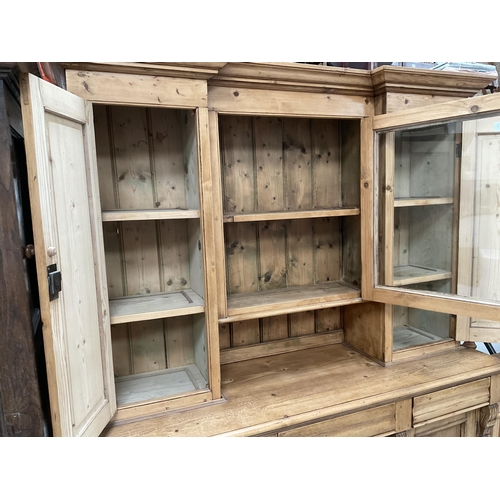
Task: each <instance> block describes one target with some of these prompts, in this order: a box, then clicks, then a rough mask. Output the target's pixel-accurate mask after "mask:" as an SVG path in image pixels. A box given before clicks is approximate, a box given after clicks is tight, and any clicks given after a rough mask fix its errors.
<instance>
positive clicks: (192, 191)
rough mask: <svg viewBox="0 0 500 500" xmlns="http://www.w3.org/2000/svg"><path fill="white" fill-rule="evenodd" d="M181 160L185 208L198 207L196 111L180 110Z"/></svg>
mask: <svg viewBox="0 0 500 500" xmlns="http://www.w3.org/2000/svg"><path fill="white" fill-rule="evenodd" d="M178 113H179V118H180V119H179V121H180V125H181V140H182V161H183V168H184V172H185V173H186V176H185V179H184V185H185V186H184V187H185V191H186V205H187V208H191V209H199V208H200V188H199V182H198V143H197V138H196V123H197V120H196V112H195V111H194V110H180V111H178Z"/></svg>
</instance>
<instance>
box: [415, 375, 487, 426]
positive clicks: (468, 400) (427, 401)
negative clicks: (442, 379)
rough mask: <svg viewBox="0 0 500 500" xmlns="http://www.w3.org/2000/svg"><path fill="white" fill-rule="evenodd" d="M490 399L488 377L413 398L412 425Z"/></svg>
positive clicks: (478, 405) (473, 406) (480, 403)
mask: <svg viewBox="0 0 500 500" xmlns="http://www.w3.org/2000/svg"><path fill="white" fill-rule="evenodd" d="M489 401H490V379H489V378H486V379H482V380H477V381H476V382H469V383H467V384H462V385H459V386H456V387H450V388H449V389H444V390H442V391H436V392H431V393H430V394H425V395H424V396H418V397H416V398H414V399H413V425H414V426H415V427H416V426H418V425H423V424H425V423H426V422H429V421H432V420H437V419H439V418H442V417H444V416H446V415H453V414H455V413H456V412H460V411H462V410H467V409H472V408H478V407H480V406H484V405H486V404H488V403H489Z"/></svg>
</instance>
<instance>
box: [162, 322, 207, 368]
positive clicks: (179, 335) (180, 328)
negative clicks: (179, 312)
mask: <svg viewBox="0 0 500 500" xmlns="http://www.w3.org/2000/svg"><path fill="white" fill-rule="evenodd" d="M164 321H165V345H166V350H167V367H168V368H176V367H178V366H185V365H190V364H193V363H194V354H193V352H194V347H193V318H192V316H180V317H178V318H168V319H166V320H164ZM205 366H206V362H205Z"/></svg>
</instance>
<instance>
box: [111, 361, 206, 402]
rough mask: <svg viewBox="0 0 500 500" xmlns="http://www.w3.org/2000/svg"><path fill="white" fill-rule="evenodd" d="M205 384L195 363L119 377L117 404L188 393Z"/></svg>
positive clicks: (117, 382)
mask: <svg viewBox="0 0 500 500" xmlns="http://www.w3.org/2000/svg"><path fill="white" fill-rule="evenodd" d="M205 385H206V380H205V379H204V378H203V376H202V374H201V373H200V371H199V370H198V368H197V367H196V365H194V364H191V365H188V366H185V367H183V368H172V369H168V370H160V371H157V372H155V373H145V374H142V375H131V376H127V377H120V378H119V379H117V381H116V393H117V400H118V405H119V406H127V405H130V404H131V403H138V402H143V401H149V400H155V399H160V398H161V399H165V398H168V397H170V396H173V395H177V394H182V393H190V392H193V391H195V390H197V389H201V388H204V387H205Z"/></svg>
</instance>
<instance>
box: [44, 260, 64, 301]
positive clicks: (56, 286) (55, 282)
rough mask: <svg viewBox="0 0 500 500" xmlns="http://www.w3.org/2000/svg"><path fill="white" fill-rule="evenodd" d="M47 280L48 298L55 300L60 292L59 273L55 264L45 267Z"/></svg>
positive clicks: (60, 279)
mask: <svg viewBox="0 0 500 500" xmlns="http://www.w3.org/2000/svg"><path fill="white" fill-rule="evenodd" d="M47 278H48V280H49V298H50V300H51V301H52V300H55V299H57V298H58V297H59V292H60V291H61V281H62V276H61V271H58V270H57V264H51V265H50V266H47Z"/></svg>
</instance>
